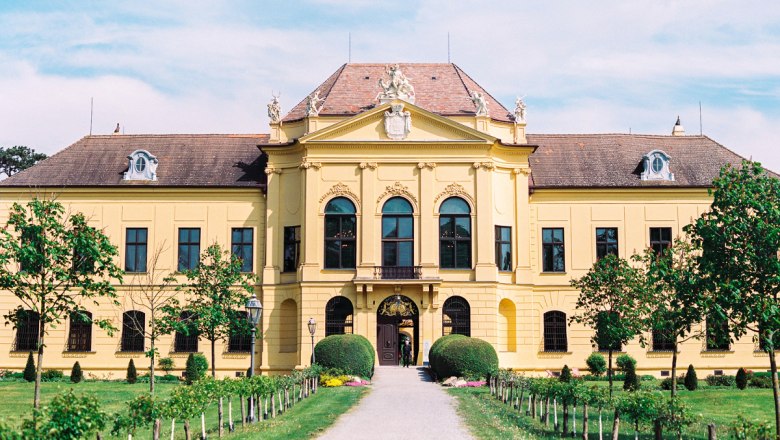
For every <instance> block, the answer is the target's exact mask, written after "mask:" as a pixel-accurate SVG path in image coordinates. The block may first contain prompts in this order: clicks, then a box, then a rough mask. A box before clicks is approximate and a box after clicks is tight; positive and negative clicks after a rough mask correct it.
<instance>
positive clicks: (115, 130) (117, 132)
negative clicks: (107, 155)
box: [114, 122, 121, 134]
mask: <svg viewBox="0 0 780 440" xmlns="http://www.w3.org/2000/svg"><path fill="white" fill-rule="evenodd" d="M114 134H121V133H119V122H117V123H116V128H115V129H114Z"/></svg>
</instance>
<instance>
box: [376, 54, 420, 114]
mask: <svg viewBox="0 0 780 440" xmlns="http://www.w3.org/2000/svg"><path fill="white" fill-rule="evenodd" d="M385 73H387V76H389V77H390V81H388V82H385V81H384V80H383V79H382V78H379V87H381V88H382V91H381V92H380V93H379V95H377V97H376V99H378V100H379V102H380V103H381V104H385V103H387V102H390V101H392V100H394V99H401V100H404V101H406V102H409V103H412V104H414V87H412V85H411V84H410V83H409V78H407V77H406V75H404V73H403V72H401V68H400V67H399V66H398V64H396V65H394V66H388V67H387V70H386V71H385Z"/></svg>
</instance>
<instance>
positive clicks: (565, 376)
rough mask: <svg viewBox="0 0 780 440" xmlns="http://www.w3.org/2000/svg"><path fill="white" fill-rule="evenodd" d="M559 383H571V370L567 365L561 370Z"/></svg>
mask: <svg viewBox="0 0 780 440" xmlns="http://www.w3.org/2000/svg"><path fill="white" fill-rule="evenodd" d="M558 380H560V381H561V382H571V370H570V369H569V366H568V365H564V366H563V370H561V377H559V378H558Z"/></svg>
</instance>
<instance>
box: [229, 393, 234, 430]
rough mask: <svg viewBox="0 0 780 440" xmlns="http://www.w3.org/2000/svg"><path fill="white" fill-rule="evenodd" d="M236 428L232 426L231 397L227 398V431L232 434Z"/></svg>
mask: <svg viewBox="0 0 780 440" xmlns="http://www.w3.org/2000/svg"><path fill="white" fill-rule="evenodd" d="M235 430H236V426H235V425H234V424H233V397H232V396H228V431H230V432H233V431H235Z"/></svg>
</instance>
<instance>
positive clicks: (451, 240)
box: [439, 196, 474, 270]
mask: <svg viewBox="0 0 780 440" xmlns="http://www.w3.org/2000/svg"><path fill="white" fill-rule="evenodd" d="M453 199H457V200H460V201H461V202H463V204H465V205H466V207H467V208H468V212H467V213H446V212H442V211H441V209H442V207H443V206H444V205H445V204H446V203H447V202H448V201H450V200H453ZM472 211H473V210H472V209H471V205H470V204H469V203H468V202H467V201H466V200H465V199H463V198H462V197H457V196H453V197H448V198H447V199H446V200H444V201H443V202H442V203H441V205H439V268H440V269H454V270H464V269H466V270H471V269H472V268H473V258H472V257H473V256H472V254H473V252H474V249H473V246H472V238H473V236H474V230H473V225H472V221H471V215H472ZM447 219H451V223H450V224H451V225H452V228H448V229H450V231H449V232H450V233H451V234H452V235H451V236H448V237H445V236H444V227H445V226H444V225H443V224H442V223H443V220H447ZM458 219H467V220H468V232H469V236H468V237H458V236H457V235H456V232H457V229H458ZM447 244H450V245H451V246H452V247H451V249H452V266H450V265H445V264H444V260H445V258H444V253H445V252H446V249H447ZM462 247H466V248H467V252H466V253H465V255H466V261H465V262H462V261H458V249H459V248H462Z"/></svg>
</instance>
